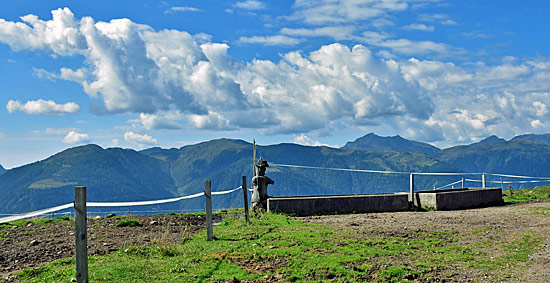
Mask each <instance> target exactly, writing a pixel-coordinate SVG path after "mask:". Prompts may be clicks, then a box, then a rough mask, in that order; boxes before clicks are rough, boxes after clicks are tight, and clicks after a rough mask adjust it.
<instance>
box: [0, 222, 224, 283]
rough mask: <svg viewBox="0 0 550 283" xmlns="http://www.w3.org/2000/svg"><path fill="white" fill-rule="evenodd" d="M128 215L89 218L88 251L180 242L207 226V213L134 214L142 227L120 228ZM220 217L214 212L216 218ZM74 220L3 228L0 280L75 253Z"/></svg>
mask: <svg viewBox="0 0 550 283" xmlns="http://www.w3.org/2000/svg"><path fill="white" fill-rule="evenodd" d="M124 219H126V218H121V217H113V218H101V219H88V225H87V226H88V253H89V254H90V255H101V254H108V253H111V252H115V251H117V250H118V249H121V248H124V247H125V246H128V245H147V244H151V243H159V244H166V245H170V244H176V243H178V242H180V241H181V240H182V238H183V237H189V236H192V235H193V234H195V233H196V232H197V231H199V230H201V229H204V228H205V221H206V217H205V216H204V215H131V216H130V218H128V219H134V220H137V221H138V222H139V223H140V224H142V226H136V227H117V226H116V224H117V223H118V222H119V221H121V220H124ZM219 219H220V216H219V215H214V221H219ZM74 231H75V227H74V222H73V221H62V222H50V223H42V224H34V223H33V224H28V225H23V226H17V227H16V226H10V227H0V275H1V277H0V282H1V281H2V280H3V279H4V278H6V277H7V276H8V275H9V274H13V273H15V272H17V271H20V270H23V269H24V268H35V267H39V266H43V265H45V264H48V263H50V262H52V261H55V260H58V259H61V258H67V257H74V256H75V236H74Z"/></svg>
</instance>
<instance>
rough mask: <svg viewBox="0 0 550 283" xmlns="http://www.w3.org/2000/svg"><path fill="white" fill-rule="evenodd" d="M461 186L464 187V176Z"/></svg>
mask: <svg viewBox="0 0 550 283" xmlns="http://www.w3.org/2000/svg"><path fill="white" fill-rule="evenodd" d="M462 188H463V189H464V178H462Z"/></svg>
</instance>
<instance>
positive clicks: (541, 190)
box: [503, 186, 550, 203]
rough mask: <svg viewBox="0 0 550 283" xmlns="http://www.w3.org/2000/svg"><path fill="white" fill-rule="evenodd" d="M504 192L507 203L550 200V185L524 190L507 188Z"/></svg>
mask: <svg viewBox="0 0 550 283" xmlns="http://www.w3.org/2000/svg"><path fill="white" fill-rule="evenodd" d="M503 194H504V197H503V199H504V202H507V203H514V202H523V201H540V200H550V186H544V187H536V188H533V189H522V190H505V191H503Z"/></svg>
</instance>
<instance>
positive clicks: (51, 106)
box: [6, 99, 80, 115]
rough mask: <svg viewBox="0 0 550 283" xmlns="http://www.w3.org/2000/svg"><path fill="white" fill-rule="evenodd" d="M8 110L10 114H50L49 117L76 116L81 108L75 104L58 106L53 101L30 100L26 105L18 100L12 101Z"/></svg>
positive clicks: (69, 103)
mask: <svg viewBox="0 0 550 283" xmlns="http://www.w3.org/2000/svg"><path fill="white" fill-rule="evenodd" d="M6 109H7V110H8V112H9V113H13V112H16V111H23V112H25V113H27V114H34V115H38V114H49V115H64V114H74V113H78V112H79V111H80V106H78V104H76V103H74V102H67V103H65V104H57V103H55V101H53V100H43V99H38V100H30V101H27V102H25V103H21V102H20V101H17V100H10V101H8V104H7V105H6Z"/></svg>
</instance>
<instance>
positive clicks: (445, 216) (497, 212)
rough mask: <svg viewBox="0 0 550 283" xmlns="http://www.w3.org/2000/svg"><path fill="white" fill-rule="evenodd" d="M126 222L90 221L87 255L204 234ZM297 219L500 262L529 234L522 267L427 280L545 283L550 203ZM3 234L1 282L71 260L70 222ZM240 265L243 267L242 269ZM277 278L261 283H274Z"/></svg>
mask: <svg viewBox="0 0 550 283" xmlns="http://www.w3.org/2000/svg"><path fill="white" fill-rule="evenodd" d="M218 217H219V216H218ZM131 219H136V220H138V221H139V222H140V223H141V224H143V226H141V227H116V226H115V225H116V223H118V221H120V220H121V218H106V219H90V220H89V222H88V238H89V239H88V245H89V253H90V254H91V255H95V254H106V253H110V252H114V251H117V250H118V249H121V248H124V247H125V246H127V245H131V244H136V245H142V244H150V243H155V242H156V243H159V242H160V243H178V242H180V241H181V239H182V238H183V237H185V236H191V235H192V234H194V233H196V232H197V231H199V230H200V229H204V221H205V217H204V216H194V215H169V216H162V215H161V216H157V215H148V216H131ZM298 219H300V220H303V221H305V222H309V223H319V224H326V225H331V226H336V227H343V228H345V229H349V228H352V230H353V231H356V233H357V234H358V235H357V237H364V238H365V239H369V238H374V237H380V236H392V237H401V238H411V239H414V238H415V237H418V236H417V235H418V234H419V233H422V232H426V233H431V232H441V231H446V232H449V237H452V238H453V239H456V240H457V241H458V242H453V243H452V244H453V245H458V246H464V247H468V246H470V247H471V246H475V245H473V244H475V243H491V244H495V248H494V249H493V248H492V247H491V246H489V247H487V246H485V247H483V248H484V251H485V252H486V256H487V257H488V260H491V259H492V258H493V257H494V258H497V257H498V256H499V255H500V254H499V253H502V250H501V249H499V248H498V247H496V246H499V247H502V246H503V245H506V244H507V243H512V242H514V241H516V240H521V238H522V237H523V236H524V235H526V234H529V235H534V236H536V237H538V238H540V243H539V244H538V246H537V248H536V251H535V252H534V253H532V254H530V255H529V258H528V260H526V261H525V262H522V263H520V264H519V266H517V265H516V266H511V267H510V268H509V270H505V272H503V271H502V270H489V271H480V270H479V269H472V268H465V267H464V264H453V265H452V266H449V267H447V268H445V269H442V270H434V271H433V272H432V274H433V275H434V276H433V277H432V278H431V279H430V281H433V282H437V281H439V282H493V281H507V282H512V281H520V282H550V201H546V202H531V203H519V204H510V205H504V206H498V207H488V208H480V209H468V210H456V211H428V212H414V211H412V212H393V213H368V214H354V215H351V214H350V215H332V216H311V217H302V218H298ZM0 236H1V237H2V239H1V240H0V274H1V275H2V277H0V281H2V278H5V277H6V276H8V274H13V273H14V272H16V271H19V270H22V269H24V268H28V267H33V268H34V267H38V266H42V265H45V264H47V263H49V262H52V261H54V260H57V259H61V258H66V257H73V256H74V241H75V239H74V222H57V223H45V224H34V225H29V226H19V227H4V228H0ZM33 241H34V242H33ZM386 260H387V264H389V265H398V264H403V263H405V264H406V262H403V261H406V260H407V259H403V258H400V257H394V258H388V259H386ZM244 265H245V268H246V267H247V266H246V264H244ZM276 265H277V264H276ZM281 265H284V263H281ZM503 274H504V275H503ZM495 278H498V280H497V279H495ZM279 279H281V278H279ZM279 279H276V278H273V280H267V279H266V281H270V282H279V281H280V280H279ZM281 280H282V279H281ZM412 280H415V279H412ZM283 281H284V280H283Z"/></svg>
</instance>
